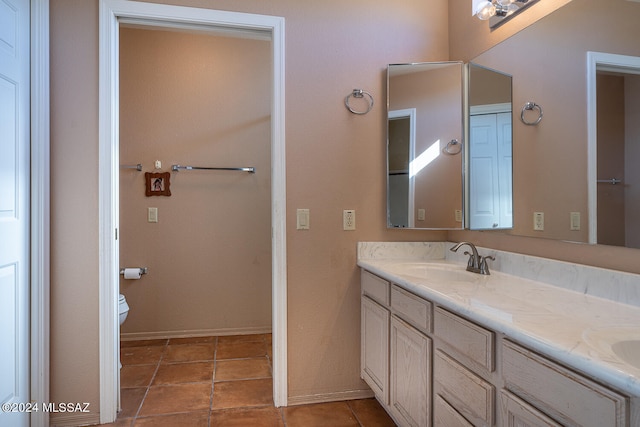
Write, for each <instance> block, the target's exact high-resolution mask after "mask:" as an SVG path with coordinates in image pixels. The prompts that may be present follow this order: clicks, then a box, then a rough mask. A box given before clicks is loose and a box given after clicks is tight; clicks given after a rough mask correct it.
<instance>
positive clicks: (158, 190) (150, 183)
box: [144, 172, 171, 197]
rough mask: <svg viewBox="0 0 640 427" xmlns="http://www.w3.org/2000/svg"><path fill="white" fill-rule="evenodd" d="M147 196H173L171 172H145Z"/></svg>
mask: <svg viewBox="0 0 640 427" xmlns="http://www.w3.org/2000/svg"><path fill="white" fill-rule="evenodd" d="M144 177H145V195H146V196H147V197H149V196H171V190H170V189H169V187H170V186H171V182H170V177H171V174H170V173H169V172H161V173H152V172H145V174H144Z"/></svg>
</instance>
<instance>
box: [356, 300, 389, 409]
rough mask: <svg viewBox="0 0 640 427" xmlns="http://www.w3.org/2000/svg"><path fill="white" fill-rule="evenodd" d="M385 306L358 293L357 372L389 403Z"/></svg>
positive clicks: (387, 335) (384, 401) (387, 315)
mask: <svg viewBox="0 0 640 427" xmlns="http://www.w3.org/2000/svg"><path fill="white" fill-rule="evenodd" d="M389 317H390V315H389V310H387V309H386V308H384V307H382V306H381V305H380V304H377V303H375V302H373V301H372V300H370V299H369V298H368V297H366V296H363V297H362V331H361V340H362V342H361V346H362V348H361V353H360V354H361V361H360V366H361V368H360V369H361V372H360V375H361V377H362V379H363V380H365V381H366V383H367V384H369V387H371V389H372V390H373V392H374V393H375V394H376V396H377V397H378V399H379V400H380V401H381V402H382V403H384V404H385V405H388V404H389Z"/></svg>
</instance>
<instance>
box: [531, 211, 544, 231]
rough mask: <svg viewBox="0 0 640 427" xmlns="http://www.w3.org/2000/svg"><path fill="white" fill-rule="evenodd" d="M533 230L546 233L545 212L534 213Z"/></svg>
mask: <svg viewBox="0 0 640 427" xmlns="http://www.w3.org/2000/svg"><path fill="white" fill-rule="evenodd" d="M533 229H534V230H535V231H544V212H534V213H533Z"/></svg>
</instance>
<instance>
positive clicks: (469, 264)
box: [464, 251, 475, 268]
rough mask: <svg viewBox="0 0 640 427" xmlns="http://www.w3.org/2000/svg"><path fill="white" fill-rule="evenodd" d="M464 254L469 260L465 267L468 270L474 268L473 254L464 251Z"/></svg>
mask: <svg viewBox="0 0 640 427" xmlns="http://www.w3.org/2000/svg"><path fill="white" fill-rule="evenodd" d="M464 254H465V255H468V256H469V260H468V261H467V267H469V268H473V267H475V265H474V261H475V259H474V258H473V253H471V252H469V251H464Z"/></svg>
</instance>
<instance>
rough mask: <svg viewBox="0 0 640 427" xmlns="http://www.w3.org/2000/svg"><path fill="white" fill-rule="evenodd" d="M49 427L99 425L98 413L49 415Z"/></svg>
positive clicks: (59, 413)
mask: <svg viewBox="0 0 640 427" xmlns="http://www.w3.org/2000/svg"><path fill="white" fill-rule="evenodd" d="M49 423H50V424H49V425H50V427H71V426H88V425H95V424H100V412H89V413H69V412H67V413H62V412H58V413H54V414H49Z"/></svg>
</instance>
